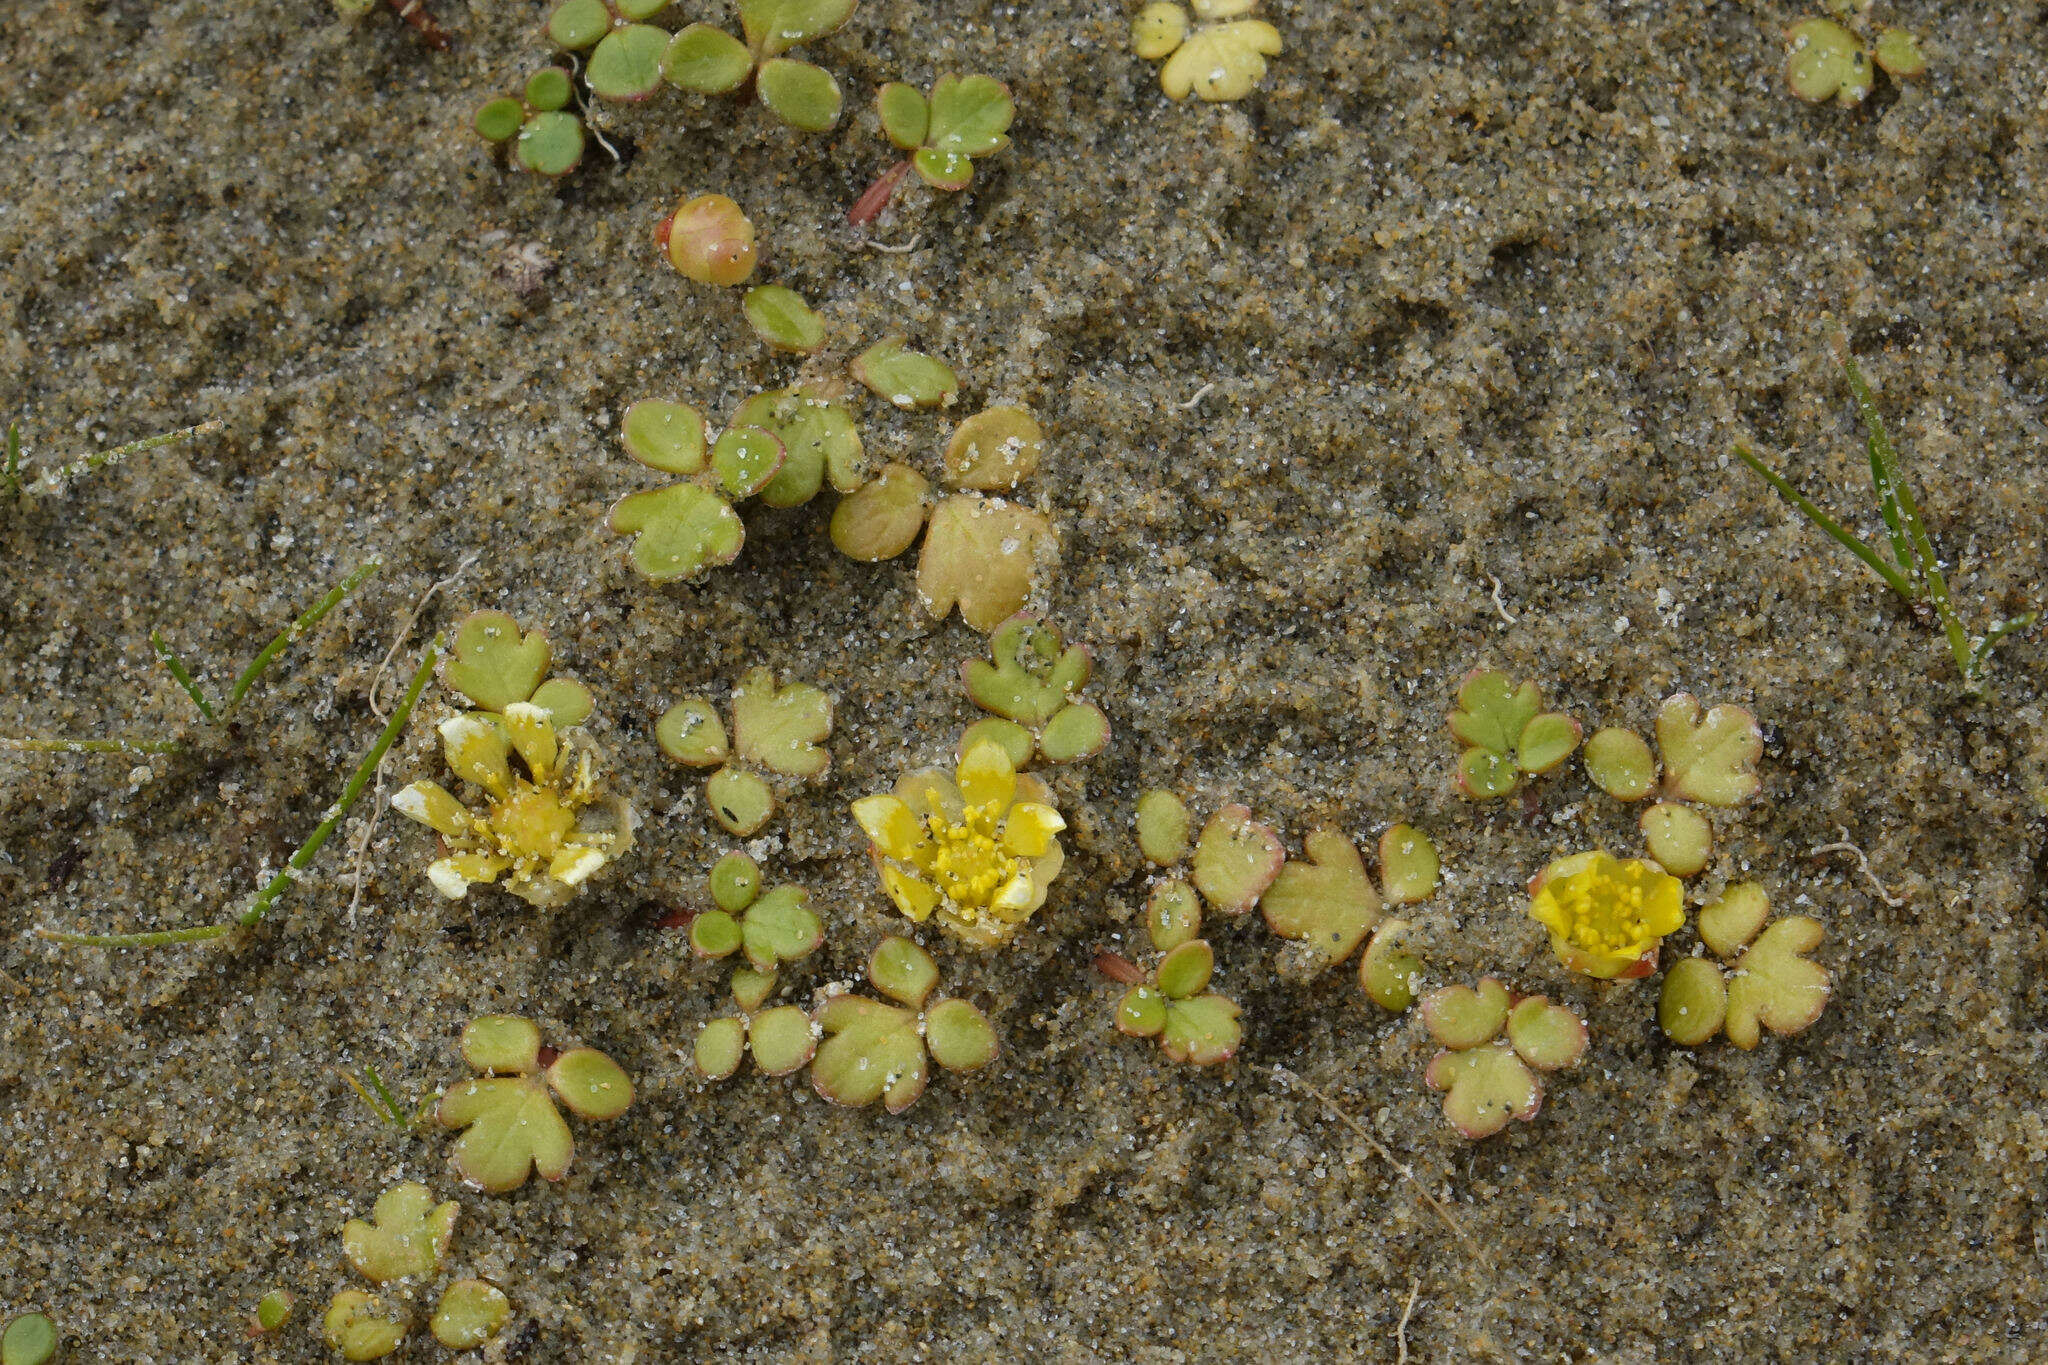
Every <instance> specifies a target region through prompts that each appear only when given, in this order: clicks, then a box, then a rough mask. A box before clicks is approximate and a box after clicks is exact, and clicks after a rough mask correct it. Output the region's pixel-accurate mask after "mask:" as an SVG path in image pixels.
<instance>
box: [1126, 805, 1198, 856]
mask: <svg viewBox="0 0 2048 1365" xmlns="http://www.w3.org/2000/svg"><path fill="white" fill-rule="evenodd" d="M1188 824H1189V821H1188V808H1187V804H1186V803H1185V802H1183V801H1182V800H1181V799H1180V798H1179V797H1178V796H1175V795H1174V794H1173V793H1172V792H1170V791H1167V790H1165V789H1164V788H1154V789H1153V790H1151V791H1148V792H1146V793H1145V794H1144V795H1143V796H1141V797H1139V798H1138V849H1139V851H1140V852H1142V853H1143V854H1144V855H1145V857H1146V859H1147V860H1148V861H1150V862H1154V863H1157V864H1159V866H1161V867H1166V866H1169V865H1171V864H1173V863H1177V862H1179V861H1180V860H1181V859H1182V858H1185V857H1187V856H1188Z"/></svg>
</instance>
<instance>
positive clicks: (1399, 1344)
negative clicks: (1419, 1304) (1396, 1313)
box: [1394, 1280, 1422, 1365]
mask: <svg viewBox="0 0 2048 1365" xmlns="http://www.w3.org/2000/svg"><path fill="white" fill-rule="evenodd" d="M1421 1292H1422V1281H1420V1280H1410V1281H1409V1282H1408V1306H1407V1307H1406V1308H1403V1309H1402V1310H1401V1320H1400V1321H1399V1322H1397V1323H1395V1324H1394V1345H1395V1347H1396V1349H1397V1350H1398V1351H1399V1354H1398V1355H1396V1356H1395V1357H1394V1365H1408V1319H1409V1318H1410V1317H1412V1316H1413V1315H1414V1313H1415V1296H1416V1295H1417V1294H1420V1293H1421Z"/></svg>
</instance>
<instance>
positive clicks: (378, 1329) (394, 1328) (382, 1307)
mask: <svg viewBox="0 0 2048 1365" xmlns="http://www.w3.org/2000/svg"><path fill="white" fill-rule="evenodd" d="M405 1329H406V1319H405V1313H404V1310H402V1309H400V1308H398V1307H396V1306H395V1305H393V1304H389V1303H386V1302H385V1301H384V1300H383V1299H380V1298H378V1297H376V1296H375V1295H372V1294H365V1293H364V1292H363V1291H362V1290H360V1289H344V1290H342V1291H341V1292H340V1293H338V1294H336V1295H335V1296H334V1297H333V1299H331V1300H330V1301H329V1302H328V1305H327V1312H326V1314H325V1315H324V1316H323V1317H322V1318H321V1320H320V1335H321V1336H322V1337H324V1338H326V1341H327V1344H328V1345H329V1346H331V1347H332V1348H334V1349H335V1350H337V1351H339V1352H341V1358H342V1359H343V1360H382V1359H383V1358H384V1357H385V1356H388V1355H390V1354H391V1353H392V1352H393V1351H395V1350H397V1349H398V1347H399V1344H400V1343H401V1342H403V1341H404V1340H405ZM28 1358H29V1359H33V1357H28ZM0 1359H4V1360H6V1365H14V1361H13V1360H12V1359H11V1358H7V1357H4V1356H0Z"/></svg>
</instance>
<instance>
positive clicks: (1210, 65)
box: [1159, 19, 1281, 101]
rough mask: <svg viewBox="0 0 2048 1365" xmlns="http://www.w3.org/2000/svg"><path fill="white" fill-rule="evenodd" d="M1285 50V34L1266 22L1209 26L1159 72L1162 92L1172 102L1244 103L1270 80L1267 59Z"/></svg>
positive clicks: (1248, 21) (1167, 60)
mask: <svg viewBox="0 0 2048 1365" xmlns="http://www.w3.org/2000/svg"><path fill="white" fill-rule="evenodd" d="M1280 46H1281V44H1280V30H1279V29H1276V28H1274V27H1273V26H1272V25H1271V24H1269V23H1266V22H1265V21H1264V20H1262V19H1240V20H1237V21H1236V22H1235V23H1228V24H1210V25H1206V26H1204V27H1202V28H1198V29H1196V30H1195V31H1194V32H1193V33H1191V34H1189V35H1188V40H1187V41H1186V42H1184V43H1182V44H1181V45H1180V47H1179V49H1177V50H1176V51H1175V52H1174V54H1173V55H1172V56H1170V57H1168V58H1167V59H1166V64H1165V65H1164V66H1162V67H1160V68H1159V88H1160V89H1161V90H1164V91H1165V92H1166V94H1167V96H1168V98H1170V99H1177V100H1181V99H1186V98H1187V97H1188V96H1189V95H1190V94H1193V95H1198V96H1200V97H1201V98H1202V99H1205V100H1210V101H1218V100H1241V99H1243V98H1244V97H1245V96H1246V95H1249V94H1250V93H1251V92H1252V90H1253V89H1254V88H1255V87H1256V86H1257V85H1258V83H1259V82H1260V81H1262V80H1264V79H1265V76H1266V58H1268V57H1270V56H1273V55H1274V54H1276V53H1278V52H1279V51H1280Z"/></svg>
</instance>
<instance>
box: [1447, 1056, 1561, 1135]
mask: <svg viewBox="0 0 2048 1365" xmlns="http://www.w3.org/2000/svg"><path fill="white" fill-rule="evenodd" d="M1423 1079H1424V1080H1425V1081H1427V1082H1428V1084H1429V1085H1430V1086H1431V1087H1432V1088H1433V1089H1437V1090H1444V1091H1448V1092H1449V1093H1448V1094H1446V1095H1445V1096H1444V1117H1445V1118H1446V1119H1449V1120H1450V1123H1451V1126H1452V1127H1453V1128H1455V1129H1457V1130H1458V1132H1459V1134H1460V1135H1461V1136H1463V1137H1468V1138H1472V1139H1475V1140H1476V1139H1479V1138H1483V1137H1491V1136H1492V1135H1493V1134H1495V1133H1498V1132H1499V1131H1500V1130H1501V1129H1503V1128H1505V1127H1507V1126H1508V1120H1509V1119H1532V1118H1535V1117H1536V1111H1537V1110H1538V1109H1540V1108H1542V1107H1543V1086H1542V1085H1541V1084H1540V1083H1539V1082H1538V1081H1537V1079H1536V1076H1535V1074H1534V1073H1533V1072H1531V1071H1530V1070H1529V1067H1528V1065H1527V1064H1526V1063H1524V1062H1523V1061H1522V1059H1521V1058H1520V1057H1518V1056H1516V1055H1515V1050H1514V1049H1513V1048H1511V1047H1509V1046H1508V1045H1507V1044H1506V1043H1505V1042H1500V1043H1494V1044H1491V1045H1489V1046H1486V1047H1475V1048H1472V1049H1470V1050H1469V1051H1463V1052H1439V1053H1438V1054H1437V1055H1436V1057H1435V1059H1434V1060H1432V1061H1431V1062H1430V1064H1429V1069H1428V1070H1427V1071H1426V1072H1424V1073H1423Z"/></svg>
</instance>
